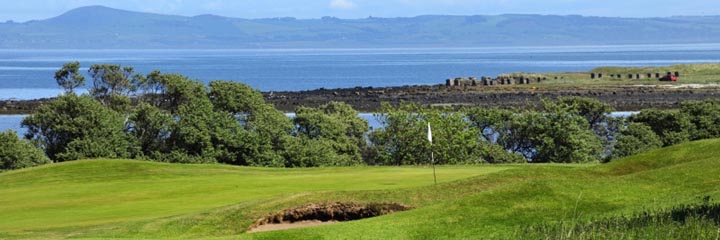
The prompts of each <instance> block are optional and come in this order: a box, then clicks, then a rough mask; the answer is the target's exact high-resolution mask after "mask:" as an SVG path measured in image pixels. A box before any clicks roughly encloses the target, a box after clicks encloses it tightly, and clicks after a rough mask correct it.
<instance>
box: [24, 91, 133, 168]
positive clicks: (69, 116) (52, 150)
mask: <svg viewBox="0 0 720 240" xmlns="http://www.w3.org/2000/svg"><path fill="white" fill-rule="evenodd" d="M124 122H125V119H124V117H123V116H122V115H120V114H119V113H117V112H115V111H112V110H110V109H108V108H106V107H104V106H103V105H102V104H100V103H99V102H97V101H95V100H94V99H92V98H91V97H89V96H77V95H74V94H66V95H63V96H60V97H58V98H57V99H55V100H53V101H51V102H49V103H48V104H47V105H43V106H41V107H40V108H39V109H38V111H37V113H36V114H34V115H30V116H28V117H27V118H25V119H23V122H22V125H23V126H25V127H27V128H28V132H27V133H26V135H25V137H26V138H27V139H31V140H34V141H37V142H38V143H39V144H40V146H41V147H42V148H43V149H45V153H46V154H47V155H48V157H50V159H52V160H54V161H59V162H62V161H69V160H76V159H80V158H127V157H130V151H129V149H130V148H131V146H130V142H129V141H128V137H127V135H126V134H125V133H124V132H123V130H124Z"/></svg>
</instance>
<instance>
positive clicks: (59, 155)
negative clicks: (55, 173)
mask: <svg viewBox="0 0 720 240" xmlns="http://www.w3.org/2000/svg"><path fill="white" fill-rule="evenodd" d="M79 69H80V64H79V63H77V62H74V63H68V64H65V65H64V66H63V68H62V69H60V70H58V71H57V73H56V75H55V78H56V80H57V81H58V84H59V85H60V86H62V87H63V88H65V90H66V93H65V94H64V95H62V96H60V97H58V98H57V99H55V100H53V101H51V102H50V103H49V104H47V105H44V106H42V107H41V108H40V109H38V111H37V113H35V114H33V115H31V116H28V117H27V118H26V119H24V120H23V122H22V125H23V126H24V127H26V128H27V129H28V131H27V133H26V135H25V138H26V139H25V140H22V139H19V138H18V137H17V135H16V133H14V132H10V131H9V132H5V133H2V134H0V140H2V141H0V160H1V161H2V162H0V163H2V165H0V167H2V169H16V168H22V167H28V166H35V165H40V164H44V163H48V162H50V161H54V162H62V161H71V160H76V159H87V158H134V159H148V160H154V161H163V162H176V163H225V164H234V165H248V166H272V167H315V166H348V165H360V164H370V165H417V164H427V163H428V161H429V154H430V152H431V151H433V152H434V153H435V156H436V161H437V163H439V164H474V163H521V162H532V163H546V162H559V163H572V162H592V161H609V160H611V159H614V158H618V157H623V156H628V155H633V154H637V153H641V152H644V151H648V150H651V149H654V148H658V147H662V146H669V145H673V144H677V143H681V142H685V141H690V140H698V139H705V138H715V137H720V102H718V101H715V100H707V101H702V102H686V103H683V104H682V105H681V106H680V109H679V110H654V109H650V110H644V111H642V112H640V113H639V114H637V115H634V116H632V117H630V118H623V117H610V116H609V114H610V113H611V112H612V108H611V107H610V106H608V105H607V104H604V103H601V102H598V101H597V100H593V99H587V98H576V97H570V98H560V99H558V100H556V101H550V100H544V101H542V103H541V104H540V105H539V106H537V107H533V108H531V109H500V108H480V107H468V108H462V109H454V108H438V107H427V106H419V105H417V104H412V103H407V104H401V105H400V106H391V105H389V104H384V105H383V106H382V108H381V109H380V110H379V111H378V112H377V113H376V115H375V116H376V118H377V119H378V120H379V122H380V123H381V127H380V128H378V129H374V130H372V131H370V128H369V126H368V123H367V122H366V121H365V120H364V119H362V118H360V117H359V115H358V112H357V111H355V110H354V109H352V107H350V106H349V105H347V104H344V103H339V102H329V103H327V104H325V105H322V106H320V107H316V108H311V107H300V108H298V109H297V111H296V115H295V117H294V118H288V117H287V116H286V115H285V114H284V113H282V112H280V111H278V110H277V109H275V108H274V107H273V106H272V105H271V104H268V103H266V102H265V100H264V98H263V96H262V94H261V93H260V92H258V91H257V90H254V89H252V88H250V87H249V86H247V85H244V84H242V83H237V82H231V81H213V82H210V84H209V86H205V85H204V84H202V83H200V82H197V81H194V80H191V79H188V78H187V77H184V76H182V75H177V74H163V73H160V72H158V71H154V72H151V73H150V74H147V75H140V74H136V73H134V71H133V69H132V68H130V67H122V66H120V65H93V66H92V67H90V70H89V74H88V75H89V76H91V77H92V79H93V84H92V86H89V87H88V92H89V94H84V95H77V94H76V93H75V90H76V89H77V88H80V87H83V86H84V80H85V79H84V76H83V74H82V73H80V72H79ZM427 123H432V125H433V136H434V144H432V145H431V144H430V143H429V142H428V141H427V139H426V138H425V137H424V136H425V134H426V131H427Z"/></svg>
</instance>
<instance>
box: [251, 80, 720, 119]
mask: <svg viewBox="0 0 720 240" xmlns="http://www.w3.org/2000/svg"><path fill="white" fill-rule="evenodd" d="M566 96H578V97H588V98H594V99H598V100H600V101H602V102H606V103H608V104H610V105H611V106H613V107H614V108H615V109H616V110H618V111H634V110H640V109H644V108H663V109H666V108H675V107H678V106H679V103H681V102H683V101H688V100H703V99H708V98H717V99H720V87H718V86H711V87H702V88H690V87H687V88H686V87H666V86H660V85H646V86H598V87H562V88H538V87H528V86H523V87H510V86H508V87H500V86H498V87H481V86H477V87H473V86H464V87H446V86H445V85H435V86H404V87H387V88H369V87H368V88H350V89H318V90H312V91H299V92H272V93H265V98H266V100H267V101H269V102H271V103H273V104H275V106H276V107H278V109H281V110H283V111H286V112H292V111H294V110H295V108H296V107H297V106H319V105H322V104H324V103H326V102H328V101H341V102H346V103H348V104H350V105H352V106H353V107H354V108H355V109H357V110H358V111H361V112H373V111H376V110H377V109H378V108H379V107H380V105H381V103H383V102H388V103H391V104H399V103H401V102H415V103H418V104H423V105H450V106H461V105H473V106H485V107H526V106H529V105H533V104H537V103H539V101H540V100H541V99H543V98H549V99H554V98H557V97H566Z"/></svg>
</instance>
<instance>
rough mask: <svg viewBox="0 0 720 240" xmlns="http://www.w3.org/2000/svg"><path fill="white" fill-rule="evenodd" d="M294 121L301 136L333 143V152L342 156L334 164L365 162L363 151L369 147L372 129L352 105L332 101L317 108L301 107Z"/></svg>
mask: <svg viewBox="0 0 720 240" xmlns="http://www.w3.org/2000/svg"><path fill="white" fill-rule="evenodd" d="M293 121H294V123H295V125H296V126H297V130H296V131H297V134H296V135H297V136H298V137H300V138H302V139H305V138H307V139H313V140H323V141H330V142H331V144H329V145H330V146H332V147H333V151H334V152H335V153H336V154H337V155H338V156H341V157H342V159H340V160H339V161H337V162H338V164H332V165H353V164H359V163H362V160H363V159H362V152H363V150H364V149H366V148H367V142H366V140H365V137H364V136H365V133H367V131H368V130H369V129H370V127H369V126H368V123H367V121H365V119H362V118H361V117H360V116H359V115H358V112H357V111H355V110H354V109H353V108H352V107H351V106H350V105H348V104H345V103H342V102H329V103H327V104H324V105H322V106H320V107H317V108H308V107H299V108H298V109H297V112H296V116H295V118H294V119H293ZM306 142H309V141H306ZM316 143H319V144H320V143H322V141H316ZM323 144H325V145H328V144H327V143H323ZM348 159H349V160H350V161H348Z"/></svg>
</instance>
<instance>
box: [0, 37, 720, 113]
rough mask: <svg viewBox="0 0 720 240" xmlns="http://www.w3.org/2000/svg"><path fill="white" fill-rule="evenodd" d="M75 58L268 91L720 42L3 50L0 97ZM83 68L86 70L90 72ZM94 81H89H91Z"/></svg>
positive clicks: (699, 53)
mask: <svg viewBox="0 0 720 240" xmlns="http://www.w3.org/2000/svg"><path fill="white" fill-rule="evenodd" d="M69 61H80V63H81V64H82V66H83V67H85V69H87V67H88V66H90V65H91V64H102V63H116V64H122V65H126V66H133V67H135V69H136V71H137V72H140V73H148V72H150V71H152V70H155V69H157V70H161V71H163V72H166V73H180V74H183V75H187V76H189V77H191V78H193V79H198V80H201V81H204V82H207V81H211V80H233V81H240V82H244V83H247V84H249V85H250V86H252V87H255V88H257V89H260V90H263V91H281V90H311V89H317V88H344V87H356V86H365V87H366V86H372V87H384V86H402V85H419V84H438V83H443V82H444V79H446V78H451V77H458V76H495V75H498V74H502V73H510V72H558V71H586V70H589V69H592V68H594V67H599V66H608V65H612V66H657V65H670V64H679V63H702V62H720V44H690V45H630V46H583V47H506V48H497V47H496V48H455V49H293V50H283V49H273V50H132V49H131V50H7V49H6V50H2V49H0V99H11V98H14V99H33V98H41V97H53V96H56V95H57V94H58V93H60V89H59V88H58V87H57V84H56V83H55V80H54V79H53V76H54V72H55V71H56V70H57V69H58V68H59V67H60V66H62V64H63V63H66V62H69ZM85 69H84V70H85ZM88 80H89V79H88Z"/></svg>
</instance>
